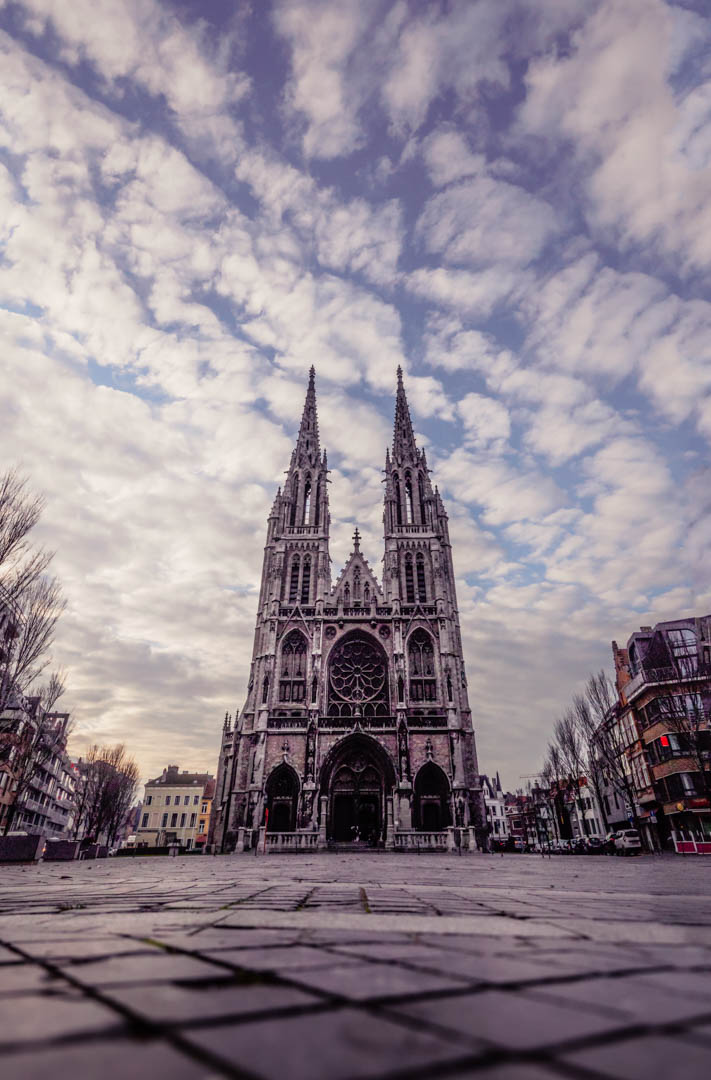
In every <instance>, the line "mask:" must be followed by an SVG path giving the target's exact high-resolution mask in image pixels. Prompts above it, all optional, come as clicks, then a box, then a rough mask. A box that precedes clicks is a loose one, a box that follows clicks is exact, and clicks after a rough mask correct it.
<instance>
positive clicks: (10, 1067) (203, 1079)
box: [2, 1040, 216, 1080]
mask: <svg viewBox="0 0 711 1080" xmlns="http://www.w3.org/2000/svg"><path fill="white" fill-rule="evenodd" d="M2 1076H3V1080H64V1078H69V1077H77V1078H80V1080H94V1078H96V1080H126V1077H127V1076H130V1078H131V1080H159V1078H163V1077H166V1078H170V1080H214V1078H215V1076H216V1073H215V1070H214V1069H213V1068H212V1067H211V1066H208V1065H201V1064H200V1063H199V1062H197V1061H195V1060H194V1059H193V1058H191V1057H188V1056H187V1055H185V1054H182V1053H180V1052H179V1051H178V1050H175V1049H174V1048H173V1047H172V1046H170V1045H169V1044H167V1043H165V1042H160V1041H157V1040H150V1041H147V1040H146V1041H144V1040H141V1041H140V1042H139V1041H134V1040H131V1041H130V1042H129V1041H127V1040H124V1041H118V1040H110V1041H103V1040H102V1041H101V1042H93V1041H92V1042H85V1043H81V1044H79V1045H77V1044H74V1045H71V1046H62V1045H59V1046H57V1045H55V1046H52V1047H45V1048H40V1049H36V1048H35V1049H32V1050H31V1051H29V1052H27V1053H16V1054H5V1055H3V1059H2Z"/></svg>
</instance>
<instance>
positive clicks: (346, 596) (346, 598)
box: [343, 582, 351, 607]
mask: <svg viewBox="0 0 711 1080" xmlns="http://www.w3.org/2000/svg"><path fill="white" fill-rule="evenodd" d="M350 602H351V587H350V585H349V584H348V582H346V583H345V585H344V586H343V603H344V604H345V606H346V607H348V605H349V604H350Z"/></svg>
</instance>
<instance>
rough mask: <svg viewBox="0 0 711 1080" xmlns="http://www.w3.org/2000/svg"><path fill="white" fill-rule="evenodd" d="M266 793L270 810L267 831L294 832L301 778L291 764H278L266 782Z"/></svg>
mask: <svg viewBox="0 0 711 1080" xmlns="http://www.w3.org/2000/svg"><path fill="white" fill-rule="evenodd" d="M266 795H267V809H268V810H269V818H268V821H267V832H294V831H295V829H296V804H297V800H298V798H299V778H298V776H297V775H296V773H295V772H294V770H293V769H292V768H291V766H290V765H287V764H286V763H285V764H283V765H278V766H277V767H276V769H273V770H272V771H271V773H270V774H269V777H268V779H267V783H266Z"/></svg>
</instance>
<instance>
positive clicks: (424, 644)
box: [407, 627, 437, 701]
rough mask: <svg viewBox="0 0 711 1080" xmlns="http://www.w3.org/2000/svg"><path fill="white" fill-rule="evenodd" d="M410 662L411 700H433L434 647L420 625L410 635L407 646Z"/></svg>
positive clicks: (434, 691) (434, 692)
mask: <svg viewBox="0 0 711 1080" xmlns="http://www.w3.org/2000/svg"><path fill="white" fill-rule="evenodd" d="M407 651H408V658H409V662H410V699H411V700H412V701H435V700H436V698H437V679H436V677H435V665H434V648H433V647H432V638H431V637H430V635H429V634H428V633H427V631H426V630H423V629H422V628H421V627H420V628H418V629H417V630H415V631H414V632H413V633H412V634H411V635H410V640H409V642H408V646H407Z"/></svg>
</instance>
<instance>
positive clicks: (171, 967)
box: [63, 949, 222, 986]
mask: <svg viewBox="0 0 711 1080" xmlns="http://www.w3.org/2000/svg"><path fill="white" fill-rule="evenodd" d="M63 970H66V971H67V973H68V974H70V975H71V977H72V978H73V979H76V980H77V981H79V982H81V983H83V984H84V985H85V986H109V985H111V986H116V985H117V984H119V983H135V982H146V981H150V982H167V981H169V980H170V981H172V980H175V979H205V978H210V977H217V976H218V975H221V974H222V969H221V968H220V967H218V966H217V965H215V964H212V963H210V961H209V960H208V959H207V958H205V959H200V958H199V957H197V956H185V955H183V954H179V953H175V954H170V953H165V952H163V951H162V950H159V949H156V950H155V952H154V953H153V954H152V955H151V954H148V955H147V954H145V953H139V954H136V955H131V956H115V957H108V958H103V957H100V958H96V959H91V960H89V961H87V962H84V963H75V964H71V963H67V964H65V966H64V968H63Z"/></svg>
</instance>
